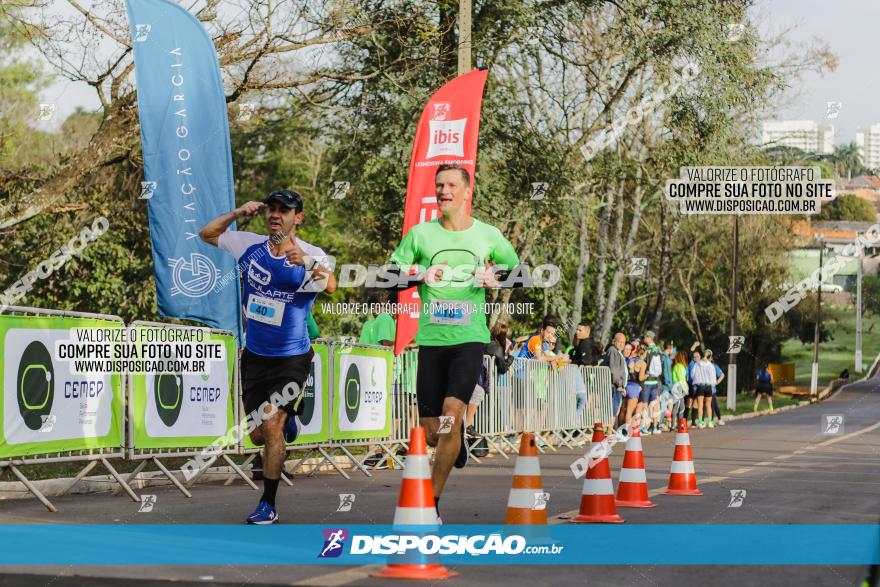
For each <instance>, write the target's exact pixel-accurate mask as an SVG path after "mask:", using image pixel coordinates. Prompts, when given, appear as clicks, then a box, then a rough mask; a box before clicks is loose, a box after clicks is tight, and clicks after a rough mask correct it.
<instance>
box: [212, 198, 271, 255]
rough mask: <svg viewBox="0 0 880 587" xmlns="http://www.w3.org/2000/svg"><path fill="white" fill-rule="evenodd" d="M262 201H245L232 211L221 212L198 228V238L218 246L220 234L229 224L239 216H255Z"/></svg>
mask: <svg viewBox="0 0 880 587" xmlns="http://www.w3.org/2000/svg"><path fill="white" fill-rule="evenodd" d="M265 205H266V204H264V203H263V202H247V203H246V204H242V205H241V206H239V207H238V208H236V209H235V210H233V211H232V212H227V213H226V214H221V215H220V216H218V217H217V218H215V219H214V220H212V221H210V222H209V223H207V224H206V225H204V226H203V227H202V229H201V230H199V238H201V239H202V240H203V241H204V242H206V243H208V244H209V245H214V246H215V247H216V246H218V239H219V238H220V235H221V234H223V233H224V232H226V229H227V228H229V225H230V224H232V223H233V222H235V221H236V220H238V219H239V218H252V217H254V216H256V215H257V214H258V213H259V212H260V209H261V208H262V207H263V206H265Z"/></svg>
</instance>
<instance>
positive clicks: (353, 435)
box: [333, 345, 394, 440]
mask: <svg viewBox="0 0 880 587" xmlns="http://www.w3.org/2000/svg"><path fill="white" fill-rule="evenodd" d="M393 362H394V353H393V352H392V351H391V350H390V349H386V348H376V347H363V346H352V345H345V346H342V345H338V346H334V347H333V387H334V389H333V440H363V439H370V438H379V437H384V436H389V435H390V434H391V398H390V395H391V393H390V392H391V375H392V372H391V368H392V364H393Z"/></svg>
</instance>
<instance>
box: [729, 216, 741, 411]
mask: <svg viewBox="0 0 880 587" xmlns="http://www.w3.org/2000/svg"><path fill="white" fill-rule="evenodd" d="M738 263H739V214H737V215H736V216H734V218H733V284H732V286H731V288H730V336H732V337H733V336H736V286H737V283H736V272H737V269H738V267H739V265H738ZM731 350H733V348H732V347H731ZM737 350H738V349H737ZM737 354H738V353H734V352H731V353H730V354H729V355H728V357H729V358H728V363H727V409H728V410H731V411H733V410H736V355H737Z"/></svg>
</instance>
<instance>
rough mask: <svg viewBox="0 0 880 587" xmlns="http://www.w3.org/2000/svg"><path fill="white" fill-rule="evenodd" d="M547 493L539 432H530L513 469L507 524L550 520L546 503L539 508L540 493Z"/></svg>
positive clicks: (521, 446) (525, 437) (525, 435)
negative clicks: (543, 480)
mask: <svg viewBox="0 0 880 587" xmlns="http://www.w3.org/2000/svg"><path fill="white" fill-rule="evenodd" d="M543 493H544V486H543V484H542V483H541V465H540V463H539V462H538V447H537V446H536V445H535V435H534V434H532V433H530V432H526V433H525V434H523V435H522V440H520V444H519V456H518V457H516V465H515V467H514V470H513V485H512V487H511V488H510V495H509V496H508V498H507V515H506V516H505V517H504V523H505V524H544V525H546V524H547V510H546V509H545V507H541V508H536V504H537V502H538V497H539V496H541V495H542V494H543Z"/></svg>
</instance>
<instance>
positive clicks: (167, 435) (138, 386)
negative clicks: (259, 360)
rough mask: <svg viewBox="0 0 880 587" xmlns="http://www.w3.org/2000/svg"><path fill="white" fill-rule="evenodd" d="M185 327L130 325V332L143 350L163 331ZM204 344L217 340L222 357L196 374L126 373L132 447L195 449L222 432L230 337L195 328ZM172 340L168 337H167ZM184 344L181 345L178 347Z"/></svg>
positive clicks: (228, 396)
mask: <svg viewBox="0 0 880 587" xmlns="http://www.w3.org/2000/svg"><path fill="white" fill-rule="evenodd" d="M185 328H186V327H182V326H170V325H169V326H168V327H167V328H165V329H163V328H160V327H154V326H135V329H136V330H137V333H136V334H135V335H134V336H132V338H133V339H134V340H137V341H139V342H138V345H137V346H138V347H139V348H141V349H143V348H144V347H146V346H147V345H149V344H151V343H150V341H154V340H161V339H162V337H161V334H162V332H161V331H162V330H164V331H166V332H169V331H171V332H174V331H176V332H181V331H183V330H184V329H185ZM199 334H202V335H203V343H202V344H203V345H205V344H212V343H219V344H221V345H223V347H224V349H225V352H224V354H223V358H222V360H219V361H207V362H205V370H204V371H203V372H201V373H187V372H178V373H171V372H161V373H157V372H146V373H131V374H130V375H129V381H130V387H131V395H130V402H129V415H130V423H131V427H132V428H131V431H132V439H131V440H132V443H131V445H132V447H133V448H199V447H205V446H208V445H210V444H211V443H213V442H214V441H215V440H216V439H217V438H220V437H221V436H225V435H226V433H227V432H228V431H229V429H230V428H231V427H232V423H233V421H234V416H233V408H234V406H235V393H234V391H235V378H234V372H235V357H236V356H237V352H236V345H235V338H234V337H233V336H231V335H229V334H221V333H218V332H207V329H200V332H199ZM172 338H173V337H172ZM181 346H183V345H181Z"/></svg>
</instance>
